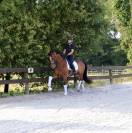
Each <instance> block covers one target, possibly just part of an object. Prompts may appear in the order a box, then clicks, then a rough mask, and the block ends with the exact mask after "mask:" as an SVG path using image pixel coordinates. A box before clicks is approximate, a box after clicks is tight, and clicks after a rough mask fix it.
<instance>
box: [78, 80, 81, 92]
mask: <svg viewBox="0 0 132 133" xmlns="http://www.w3.org/2000/svg"><path fill="white" fill-rule="evenodd" d="M81 84H82V81H81V80H79V81H78V82H77V91H78V92H79V91H80V90H81V89H80V87H81Z"/></svg>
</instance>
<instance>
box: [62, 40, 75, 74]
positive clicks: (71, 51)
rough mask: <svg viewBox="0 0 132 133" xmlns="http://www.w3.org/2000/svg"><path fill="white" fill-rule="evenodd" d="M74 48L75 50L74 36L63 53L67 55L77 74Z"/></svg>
mask: <svg viewBox="0 0 132 133" xmlns="http://www.w3.org/2000/svg"><path fill="white" fill-rule="evenodd" d="M74 50H75V45H74V42H73V38H69V39H68V42H67V44H66V46H65V48H64V51H63V54H65V55H66V59H67V61H68V63H69V65H70V67H71V69H72V70H73V73H74V74H75V72H76V71H75V67H74V65H73V62H74V58H73V54H74Z"/></svg>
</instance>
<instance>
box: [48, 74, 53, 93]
mask: <svg viewBox="0 0 132 133" xmlns="http://www.w3.org/2000/svg"><path fill="white" fill-rule="evenodd" d="M52 79H53V77H52V76H49V79H48V91H52V87H51V83H52Z"/></svg>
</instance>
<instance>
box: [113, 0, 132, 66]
mask: <svg viewBox="0 0 132 133" xmlns="http://www.w3.org/2000/svg"><path fill="white" fill-rule="evenodd" d="M113 9H114V12H115V14H114V15H113V16H114V18H115V24H116V26H117V28H118V30H119V31H120V32H121V34H122V38H121V47H122V49H123V50H124V51H125V52H126V53H127V58H128V60H129V62H130V64H132V36H131V35H132V1H131V0H114V2H113Z"/></svg>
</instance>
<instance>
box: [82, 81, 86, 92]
mask: <svg viewBox="0 0 132 133" xmlns="http://www.w3.org/2000/svg"><path fill="white" fill-rule="evenodd" d="M81 85H82V92H84V91H85V87H84V81H82V84H81Z"/></svg>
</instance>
